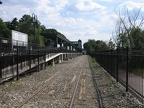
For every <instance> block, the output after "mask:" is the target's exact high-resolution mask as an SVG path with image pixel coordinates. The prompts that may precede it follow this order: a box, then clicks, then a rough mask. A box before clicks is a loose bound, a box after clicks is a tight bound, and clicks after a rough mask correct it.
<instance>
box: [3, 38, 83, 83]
mask: <svg viewBox="0 0 144 108" xmlns="http://www.w3.org/2000/svg"><path fill="white" fill-rule="evenodd" d="M13 41H14V40H11V39H4V38H0V82H1V80H3V79H6V78H10V77H17V79H19V75H20V74H22V73H24V72H25V71H27V70H31V69H32V68H35V67H36V68H37V70H38V71H39V68H40V66H43V67H44V65H45V67H46V62H47V59H48V60H50V57H51V56H54V57H57V56H60V55H58V53H60V54H64V53H65V54H67V53H73V54H74V53H77V54H79V53H80V52H76V51H72V50H67V49H62V48H54V47H53V48H49V47H39V46H38V45H36V44H28V43H22V42H20V41H15V43H17V45H14V46H13V45H12V42H13ZM29 73H30V72H29Z"/></svg>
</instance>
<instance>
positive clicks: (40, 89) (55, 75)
mask: <svg viewBox="0 0 144 108" xmlns="http://www.w3.org/2000/svg"><path fill="white" fill-rule="evenodd" d="M75 66H77V64H75V65H74V66H73V67H72V68H71V69H73V68H74V67H75ZM64 70H67V69H63V70H62V71H59V72H57V73H56V74H54V75H53V76H51V77H49V78H48V79H47V80H45V81H44V83H43V85H42V86H39V87H38V89H36V90H35V91H34V93H33V94H32V95H31V96H30V97H28V98H27V99H26V100H25V101H23V102H22V103H21V104H20V105H19V106H18V108H21V107H23V106H24V105H25V104H26V103H28V102H29V101H30V100H31V99H32V98H34V97H35V96H37V94H39V93H40V92H43V91H44V90H45V88H46V87H47V85H48V84H49V83H50V82H52V81H53V80H54V79H55V78H57V77H58V76H60V74H65V73H62V72H63V71H64ZM67 71H68V70H67ZM69 71H70V69H69Z"/></svg>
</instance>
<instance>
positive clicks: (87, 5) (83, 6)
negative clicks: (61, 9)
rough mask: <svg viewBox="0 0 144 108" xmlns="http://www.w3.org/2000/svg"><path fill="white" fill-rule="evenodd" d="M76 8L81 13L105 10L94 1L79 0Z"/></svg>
mask: <svg viewBox="0 0 144 108" xmlns="http://www.w3.org/2000/svg"><path fill="white" fill-rule="evenodd" d="M76 7H77V9H79V10H80V11H92V10H95V9H105V7H104V6H101V5H99V4H97V3H96V2H94V1H93V0H78V2H77V4H76Z"/></svg>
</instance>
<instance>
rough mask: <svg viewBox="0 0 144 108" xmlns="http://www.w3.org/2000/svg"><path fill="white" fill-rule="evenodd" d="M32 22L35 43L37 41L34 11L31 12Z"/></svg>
mask: <svg viewBox="0 0 144 108" xmlns="http://www.w3.org/2000/svg"><path fill="white" fill-rule="evenodd" d="M32 23H33V24H34V40H35V43H37V38H36V24H37V15H35V14H34V13H33V14H32Z"/></svg>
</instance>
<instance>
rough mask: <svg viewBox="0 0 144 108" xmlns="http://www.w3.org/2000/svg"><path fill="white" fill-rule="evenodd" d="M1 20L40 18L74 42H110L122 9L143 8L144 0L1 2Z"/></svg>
mask: <svg viewBox="0 0 144 108" xmlns="http://www.w3.org/2000/svg"><path fill="white" fill-rule="evenodd" d="M0 1H2V4H1V5H0V18H2V19H3V21H11V20H12V19H13V18H14V17H17V18H18V19H20V18H21V17H22V16H23V15H24V14H28V15H31V16H32V14H33V13H34V14H35V15H37V18H38V20H39V21H40V22H41V24H42V25H45V26H46V28H54V29H56V30H58V31H59V32H61V33H62V34H64V35H65V36H66V37H67V38H68V39H69V40H70V41H77V40H79V39H81V40H82V42H83V43H85V42H87V41H88V39H95V40H103V41H107V42H108V41H109V40H110V38H112V32H114V31H115V25H116V21H117V19H118V16H117V14H116V12H118V11H119V10H122V9H128V10H133V9H139V8H140V9H141V11H142V12H144V0H0Z"/></svg>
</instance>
